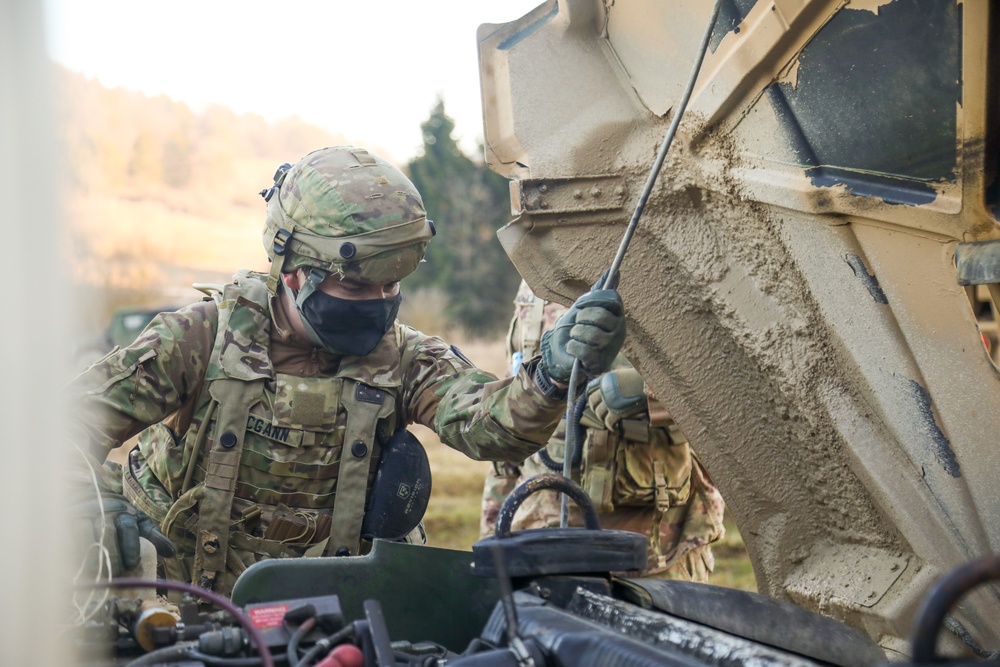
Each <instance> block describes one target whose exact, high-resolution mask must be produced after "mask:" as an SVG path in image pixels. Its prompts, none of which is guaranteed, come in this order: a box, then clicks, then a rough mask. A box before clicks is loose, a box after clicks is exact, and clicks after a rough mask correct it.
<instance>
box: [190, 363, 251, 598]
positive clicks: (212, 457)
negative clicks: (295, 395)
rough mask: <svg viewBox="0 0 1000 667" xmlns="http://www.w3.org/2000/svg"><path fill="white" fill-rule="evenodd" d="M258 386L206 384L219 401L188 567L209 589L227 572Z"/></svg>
mask: <svg viewBox="0 0 1000 667" xmlns="http://www.w3.org/2000/svg"><path fill="white" fill-rule="evenodd" d="M263 385H264V380H263V379H261V380H254V381H252V382H248V381H246V380H235V379H231V378H223V379H219V380H215V381H214V382H211V383H210V384H209V392H210V394H211V396H212V398H213V399H214V400H215V401H216V402H217V403H218V409H217V413H218V419H217V421H216V423H215V434H214V438H213V441H212V449H211V450H210V451H209V452H208V457H207V460H206V464H207V465H206V468H207V473H206V475H205V483H204V493H203V497H202V499H201V502H200V503H199V508H198V509H199V512H198V513H199V516H200V520H199V521H198V531H197V537H196V540H195V542H196V543H195V556H194V567H193V569H192V580H193V581H192V583H194V584H197V585H199V586H201V587H203V588H207V589H209V590H212V589H213V588H214V586H215V583H216V581H217V580H218V577H219V574H220V573H222V572H225V571H226V561H227V557H228V555H229V526H230V523H231V514H232V508H233V494H234V491H235V490H236V476H237V474H238V473H239V469H240V458H241V457H242V455H243V438H244V436H245V435H246V424H247V417H248V415H249V414H250V407H251V406H252V405H253V404H254V403H255V402H256V401H257V400H258V399H259V398H260V396H262V395H263V391H264V387H263Z"/></svg>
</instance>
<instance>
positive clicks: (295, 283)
mask: <svg viewBox="0 0 1000 667" xmlns="http://www.w3.org/2000/svg"><path fill="white" fill-rule="evenodd" d="M299 271H300V269H296V270H295V271H292V272H291V273H282V274H281V279H282V280H284V281H285V287H287V288H288V289H293V290H297V289H301V288H302V279H301V276H300V274H299Z"/></svg>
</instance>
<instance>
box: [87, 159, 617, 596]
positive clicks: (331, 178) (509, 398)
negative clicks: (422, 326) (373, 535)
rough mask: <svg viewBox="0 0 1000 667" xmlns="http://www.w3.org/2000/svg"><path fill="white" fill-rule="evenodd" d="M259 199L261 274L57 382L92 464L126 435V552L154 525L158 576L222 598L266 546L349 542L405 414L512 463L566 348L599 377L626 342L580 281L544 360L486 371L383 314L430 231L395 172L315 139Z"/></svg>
mask: <svg viewBox="0 0 1000 667" xmlns="http://www.w3.org/2000/svg"><path fill="white" fill-rule="evenodd" d="M261 194H262V195H263V196H264V198H265V199H266V200H267V202H268V203H267V216H266V229H265V231H264V247H265V249H266V251H267V254H268V257H269V258H270V259H271V262H272V269H271V271H270V274H269V275H265V274H257V273H251V272H249V271H241V272H239V273H237V274H236V275H235V277H234V280H233V282H232V284H230V285H227V286H225V288H224V289H223V290H222V293H221V295H218V296H217V298H207V299H204V300H202V301H199V302H198V303H195V304H193V305H191V306H188V307H186V308H183V309H181V310H179V311H177V312H173V313H163V314H161V315H159V316H158V317H157V318H156V319H154V320H153V322H152V323H151V324H150V325H149V326H148V327H147V328H146V329H145V330H144V332H143V333H142V334H141V335H140V336H139V337H138V338H137V339H136V341H135V342H134V343H132V344H131V345H129V346H128V347H126V348H124V349H117V348H116V349H115V350H113V351H112V352H111V353H109V354H108V355H107V356H106V357H105V358H103V359H102V360H100V361H99V362H97V363H96V364H94V365H93V366H91V367H90V368H89V369H87V370H86V371H85V372H84V373H83V374H82V375H81V376H79V377H78V378H77V379H76V380H75V381H74V383H73V384H72V385H71V389H72V391H73V394H74V397H75V398H74V400H75V403H76V406H77V407H78V408H79V410H78V414H77V415H76V419H75V420H74V423H75V424H76V425H77V426H78V427H79V429H80V431H79V432H78V433H77V435H76V436H75V437H76V438H78V439H79V440H80V441H81V442H83V443H86V444H89V445H90V446H91V451H93V452H94V453H95V454H96V456H98V457H99V458H100V459H101V460H103V458H104V456H105V455H106V454H107V452H108V451H110V450H111V449H113V448H114V447H116V446H118V445H119V444H120V443H122V442H124V441H125V440H127V439H129V438H131V437H133V436H134V435H136V434H140V436H139V440H138V445H137V446H136V447H135V448H134V449H133V450H132V451H131V453H130V454H129V456H128V461H127V465H126V466H125V467H124V471H123V475H122V480H123V481H122V490H123V495H124V498H122V497H115V496H113V495H111V494H108V495H107V496H106V498H105V501H104V502H105V505H104V509H105V511H106V514H110V515H113V516H114V517H115V521H114V522H113V523H112V524H111V525H112V526H113V527H114V529H116V533H115V536H114V537H115V538H116V540H117V548H118V549H119V551H120V552H121V554H122V555H123V556H125V555H128V554H135V553H137V543H138V534H142V535H144V536H149V537H151V538H153V540H154V544H156V545H157V546H159V547H161V549H160V555H161V565H162V567H163V569H164V572H165V575H166V576H167V577H168V578H171V579H178V580H185V581H190V582H193V583H196V584H199V585H201V586H203V587H206V588H209V589H214V590H216V591H218V592H222V593H228V592H229V591H231V589H232V586H233V584H234V582H235V580H236V578H237V577H238V576H239V574H240V573H241V572H242V571H243V570H244V569H246V567H248V566H249V565H251V564H252V563H254V562H257V561H259V560H261V559H265V558H285V557H300V556H318V555H327V556H330V555H356V554H359V553H364V552H365V550H366V549H368V548H369V546H370V545H368V544H366V543H364V542H362V540H361V537H360V531H361V525H362V522H363V518H364V510H365V503H366V499H367V496H368V493H369V490H370V488H371V483H372V480H373V478H374V475H375V471H376V466H377V464H378V462H379V458H380V450H381V448H382V446H383V444H384V443H385V442H386V440H387V438H389V436H390V435H391V434H393V433H394V432H396V431H397V429H402V428H404V427H405V426H406V425H407V424H410V423H413V422H416V423H420V424H423V425H425V426H428V427H430V428H433V429H434V430H435V431H436V432H437V433H438V435H439V436H440V437H441V440H442V441H443V442H444V443H446V444H447V445H449V446H451V447H453V448H455V449H457V450H459V451H462V452H464V453H466V454H467V455H469V456H470V457H472V458H474V459H479V460H494V461H520V460H523V459H524V458H525V457H527V456H529V455H530V454H532V453H533V452H534V451H536V450H537V449H538V448H539V447H540V446H541V445H543V444H544V443H545V442H546V441H547V440H548V438H549V436H550V435H551V433H552V430H553V429H554V428H555V426H556V424H557V423H558V421H559V415H560V413H561V412H562V409H563V408H562V401H563V400H565V399H564V396H565V393H566V384H567V382H568V380H569V377H570V369H571V368H572V365H573V362H574V359H579V360H580V362H581V364H582V365H583V366H584V368H585V369H586V371H587V372H588V373H590V374H594V373H597V372H600V371H603V370H605V369H607V368H608V366H609V364H610V360H611V359H613V358H614V357H615V355H616V354H617V353H618V350H619V349H620V348H621V343H622V341H623V339H624V317H623V309H622V306H621V300H620V297H618V295H617V293H616V292H614V291H612V290H600V291H594V292H591V293H589V294H588V295H585V296H584V297H581V299H580V301H578V302H577V304H576V306H578V307H575V308H574V309H573V311H572V312H571V313H570V314H569V315H567V319H566V320H565V322H566V323H568V324H567V326H565V327H563V329H562V330H561V332H559V333H557V334H556V335H553V336H551V337H548V338H547V339H546V341H545V343H544V344H543V345H542V349H543V355H542V358H540V359H535V360H533V361H532V362H531V363H529V364H526V365H525V366H524V367H523V368H522V369H520V370H519V371H518V373H517V374H516V376H514V377H512V378H508V379H504V380H498V379H497V378H496V377H494V376H492V375H490V374H489V373H486V372H484V371H481V370H479V369H477V368H475V367H474V366H473V365H472V364H471V363H470V362H469V361H468V360H467V359H466V358H465V357H464V356H462V354H461V353H460V352H459V351H458V350H457V349H456V348H455V347H452V346H449V345H447V344H446V343H444V342H443V341H441V340H440V339H438V338H433V337H430V336H426V335H424V334H422V333H420V332H418V331H416V330H414V329H411V328H409V327H407V326H405V325H403V324H400V323H399V322H397V321H396V312H397V310H398V307H399V301H400V295H399V280H401V279H402V278H404V277H405V276H407V275H408V274H410V273H411V272H412V271H413V270H414V269H415V268H416V267H417V265H418V263H419V262H420V261H421V259H422V257H423V255H424V251H425V248H426V246H427V243H428V242H429V241H430V239H431V237H432V236H433V235H434V227H433V225H432V223H431V222H430V221H429V220H427V217H426V214H425V212H424V206H423V202H422V200H421V198H420V195H419V193H418V192H417V191H416V189H415V188H414V187H413V185H412V183H410V181H409V180H408V179H407V178H406V177H405V176H404V175H403V174H402V173H401V172H399V171H398V170H397V169H395V168H394V167H392V166H391V165H390V164H388V163H387V162H386V161H384V160H382V159H381V158H379V157H377V156H375V155H372V154H371V153H369V152H367V151H365V150H363V149H358V148H352V147H333V148H326V149H320V150H318V151H314V152H313V153H310V154H309V155H307V156H306V157H304V158H303V159H302V160H301V161H299V163H298V164H296V165H294V166H291V165H282V167H281V168H279V170H278V172H277V173H276V174H275V179H274V184H273V186H272V187H271V188H270V189H268V190H266V191H263V192H262V193H261ZM122 517H124V518H126V519H129V521H126V522H122V521H121V520H120V519H122ZM136 517H138V519H136ZM149 518H151V519H152V521H150V520H149ZM151 524H155V525H154V526H152V527H150V526H151ZM136 525H138V527H139V528H138V530H137V529H136ZM157 528H158V529H159V530H157ZM159 531H162V535H165V536H166V537H167V538H169V543H168V542H166V541H165V540H164V539H162V535H161V533H160V532H159ZM133 542H134V544H133ZM170 543H172V545H173V547H175V548H176V555H174V556H171V551H172V549H170V548H169V544H170ZM127 560H129V559H127V558H124V557H123V559H122V563H123V565H124V566H125V567H129V566H130V563H128V562H126V561H127Z"/></svg>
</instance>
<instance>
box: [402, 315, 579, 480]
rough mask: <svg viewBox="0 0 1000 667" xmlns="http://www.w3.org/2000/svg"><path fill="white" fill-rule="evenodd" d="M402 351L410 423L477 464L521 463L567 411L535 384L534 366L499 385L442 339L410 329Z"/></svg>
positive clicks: (498, 381)
mask: <svg viewBox="0 0 1000 667" xmlns="http://www.w3.org/2000/svg"><path fill="white" fill-rule="evenodd" d="M404 346H405V348H406V350H405V352H404V359H405V358H406V357H410V360H409V362H408V363H407V365H406V368H405V369H404V378H403V387H404V388H405V389H404V396H403V400H404V406H405V410H406V414H407V418H408V420H409V421H411V422H417V423H420V424H423V425H424V426H427V427H429V428H432V429H434V431H436V432H437V434H438V436H439V437H440V438H441V441H442V442H444V443H445V444H446V445H448V446H449V447H452V448H453V449H457V450H458V451H460V452H463V453H464V454H466V455H468V456H469V457H471V458H473V459H476V460H480V461H507V462H510V463H520V462H521V461H523V460H524V459H526V458H527V457H528V456H530V455H531V454H532V453H534V452H536V451H537V450H538V449H540V448H541V447H542V446H543V445H544V444H545V443H546V442H548V439H549V436H551V435H552V431H553V430H554V429H555V427H556V425H557V424H558V423H559V418H560V417H561V416H562V413H563V411H564V410H565V406H564V405H563V403H562V402H561V401H560V400H558V399H554V398H548V397H546V396H545V395H544V394H543V393H542V391H541V390H540V389H539V388H538V386H537V385H536V384H535V382H534V380H532V379H531V374H532V372H533V371H534V363H532V364H530V365H527V366H525V367H523V368H521V369H520V370H519V371H518V374H517V375H516V376H514V377H513V378H506V379H504V380H498V379H497V378H496V376H494V375H492V374H491V373H487V372H486V371H483V370H480V369H478V368H476V367H475V366H473V365H472V363H471V362H470V361H468V360H467V359H465V358H464V357H463V356H461V353H460V352H458V351H457V349H455V348H453V347H449V346H448V344H447V343H445V342H444V341H442V340H440V339H438V338H433V337H429V336H425V335H424V334H421V333H420V332H418V331H414V330H413V329H409V328H407V329H406V330H405V340H404Z"/></svg>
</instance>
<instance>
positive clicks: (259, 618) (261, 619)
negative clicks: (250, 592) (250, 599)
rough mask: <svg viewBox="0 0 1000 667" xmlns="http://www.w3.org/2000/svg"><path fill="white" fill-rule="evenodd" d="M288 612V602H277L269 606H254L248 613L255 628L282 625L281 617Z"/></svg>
mask: <svg viewBox="0 0 1000 667" xmlns="http://www.w3.org/2000/svg"><path fill="white" fill-rule="evenodd" d="M287 612H288V605H287V604H276V605H271V606H268V607H254V608H253V609H251V610H250V611H249V612H248V613H249V616H250V622H251V623H253V626H254V627H255V628H277V627H280V626H281V619H283V618H284V617H285V614H286V613H287Z"/></svg>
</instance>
